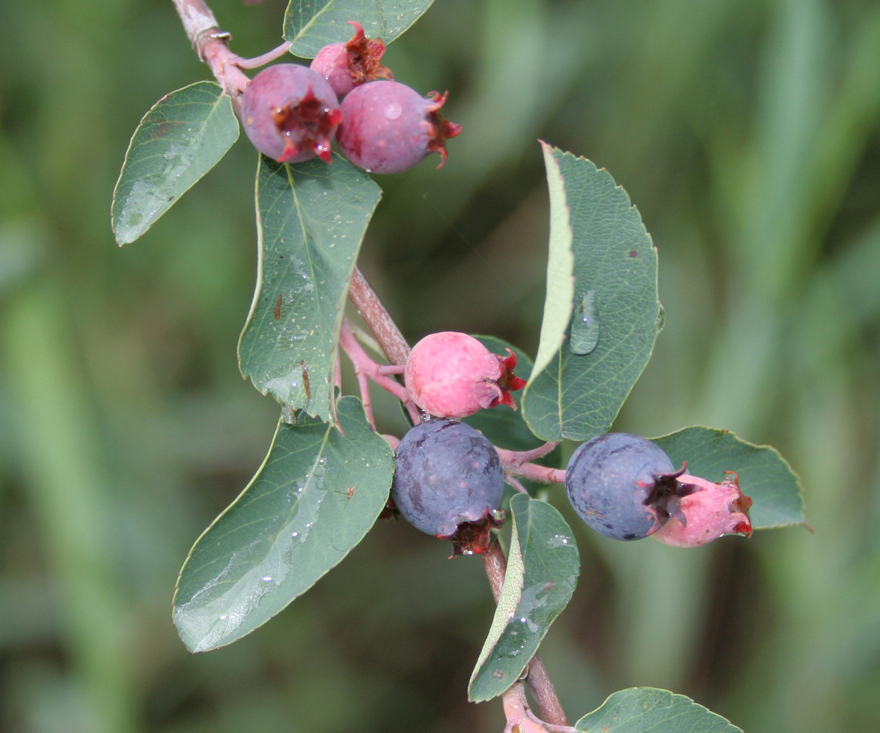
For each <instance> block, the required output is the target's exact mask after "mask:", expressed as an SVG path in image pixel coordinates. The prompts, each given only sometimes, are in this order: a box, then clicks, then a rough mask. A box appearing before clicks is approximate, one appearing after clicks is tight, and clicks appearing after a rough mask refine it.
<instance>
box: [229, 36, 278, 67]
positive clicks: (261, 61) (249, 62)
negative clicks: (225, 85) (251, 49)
mask: <svg viewBox="0 0 880 733" xmlns="http://www.w3.org/2000/svg"><path fill="white" fill-rule="evenodd" d="M288 51H290V41H285V42H284V43H282V44H281V45H280V46H278V47H276V48H273V49H272V50H271V51H268V52H266V53H264V54H263V55H262V56H254V58H252V59H244V58H242V57H241V56H239V57H238V60H237V61H236V62H235V65H236V66H237V67H238V68H239V69H259V68H260V67H261V66H265V65H266V64H268V63H270V62H272V61H274V60H275V59H280V58H281V57H282V56H284V55H285V54H287V52H288Z"/></svg>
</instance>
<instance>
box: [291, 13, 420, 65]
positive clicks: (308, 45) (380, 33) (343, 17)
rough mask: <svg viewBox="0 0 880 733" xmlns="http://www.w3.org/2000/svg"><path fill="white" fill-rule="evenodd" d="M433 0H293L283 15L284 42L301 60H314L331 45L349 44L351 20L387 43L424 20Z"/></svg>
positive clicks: (369, 35)
mask: <svg viewBox="0 0 880 733" xmlns="http://www.w3.org/2000/svg"><path fill="white" fill-rule="evenodd" d="M433 1H434V0H290V3H289V4H288V6H287V12H285V14H284V40H286V41H290V43H291V46H290V52H291V53H292V54H295V55H297V56H299V57H300V58H306V59H310V58H314V57H315V56H316V55H317V54H318V51H320V50H321V49H322V48H324V46H327V45H329V44H331V43H340V42H341V41H347V40H348V39H349V38H351V37H352V35H353V31H352V28H351V26H350V25H348V24H347V21H349V20H356V21H357V22H358V23H360V24H361V25H362V26H363V27H364V32H365V33H366V36H367V38H377V37H378V38H381V39H382V40H383V41H385V43H386V44H388V43H391V41H393V40H394V39H395V38H397V37H398V36H400V35H402V34H403V32H404V31H405V30H406V29H407V28H409V27H410V26H411V25H412V24H413V23H415V22H416V21H417V20H418V19H419V18H421V17H422V15H423V14H424V12H425V11H426V10H427V9H428V8H429V7H431V3H432V2H433Z"/></svg>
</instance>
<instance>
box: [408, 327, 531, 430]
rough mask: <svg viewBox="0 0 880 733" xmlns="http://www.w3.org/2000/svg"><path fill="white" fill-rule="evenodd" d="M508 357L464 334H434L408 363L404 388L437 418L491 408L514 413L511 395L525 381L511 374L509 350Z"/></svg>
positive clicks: (417, 347)
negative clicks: (493, 351)
mask: <svg viewBox="0 0 880 733" xmlns="http://www.w3.org/2000/svg"><path fill="white" fill-rule="evenodd" d="M508 354H509V355H508V356H506V357H502V356H499V355H497V354H492V353H490V352H489V350H488V349H487V348H486V347H485V346H483V344H481V343H480V342H479V341H477V339H475V338H474V337H473V336H468V335H467V334H464V333H458V332H455V331H441V332H440V333H432V334H430V335H429V336H425V338H423V339H422V340H421V341H419V342H418V343H417V344H416V345H415V346H414V347H413V350H412V352H411V353H410V355H409V359H407V362H406V369H405V371H404V380H405V382H406V388H407V390H408V392H409V395H410V397H411V398H412V401H413V402H415V403H416V405H418V406H419V407H420V408H421V409H423V410H424V411H425V412H427V413H429V414H431V415H435V416H436V417H451V418H460V417H466V416H467V415H473V414H474V413H475V412H477V411H478V410H480V409H483V408H489V407H494V406H495V405H508V406H510V407H513V408H514V409H516V403H515V402H514V401H513V397H511V395H510V390H517V389H522V388H523V387H524V386H525V384H526V382H525V380H524V379H520V378H519V377H517V376H515V375H514V374H513V370H514V368H515V367H516V355H515V354H514V353H513V352H511V351H510V350H509V349H508Z"/></svg>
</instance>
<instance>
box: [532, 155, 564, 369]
mask: <svg viewBox="0 0 880 733" xmlns="http://www.w3.org/2000/svg"><path fill="white" fill-rule="evenodd" d="M541 148H542V150H543V152H544V166H545V167H546V169H547V188H548V189H549V191H550V245H549V253H548V256H547V285H546V291H547V292H546V295H545V298H544V318H543V320H542V321H541V337H540V339H539V341H538V353H537V355H536V356H535V366H534V368H533V369H532V376H533V377H534V376H537V375H538V374H540V373H541V372H542V371H543V370H544V368H545V367H546V366H547V364H549V363H550V360H551V359H552V358H553V357H554V355H555V354H556V353H557V352H558V351H559V349H560V348H561V347H562V343H563V341H564V340H565V331H566V329H567V328H568V323H569V321H570V320H571V310H572V305H573V302H574V255H573V254H572V243H573V235H572V230H571V212H570V210H569V205H568V199H567V196H566V187H565V183H566V182H565V179H564V178H563V176H562V171H561V170H560V167H559V162H558V161H557V159H556V155H555V154H554V153H556V152H558V151H557V150H556V149H555V148H552V147H551V146H549V145H547V143H545V142H542V143H541Z"/></svg>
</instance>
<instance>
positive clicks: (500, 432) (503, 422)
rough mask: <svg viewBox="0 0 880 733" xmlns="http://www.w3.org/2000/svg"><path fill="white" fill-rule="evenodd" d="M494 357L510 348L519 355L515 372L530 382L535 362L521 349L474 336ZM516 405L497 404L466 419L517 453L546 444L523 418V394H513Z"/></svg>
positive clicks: (504, 446) (500, 341)
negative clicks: (514, 406) (521, 404)
mask: <svg viewBox="0 0 880 733" xmlns="http://www.w3.org/2000/svg"><path fill="white" fill-rule="evenodd" d="M474 338H476V339H477V340H478V341H480V343H482V344H483V346H485V347H486V348H487V349H489V351H491V352H492V353H493V354H500V355H501V356H507V352H506V351H505V349H510V350H511V351H512V352H513V353H514V354H516V358H517V363H516V369H515V370H514V373H515V374H516V376H518V377H520V378H522V379H528V378H529V375H530V374H531V373H532V360H531V359H530V358H529V355H528V354H526V352H524V351H523V350H522V349H519V348H517V347H516V346H513V345H512V344H509V343H507V342H506V341H502V340H501V339H498V338H495V337H494V336H476V335H475V336H474ZM511 394H512V395H513V400H514V402H516V405H517V408H518V409H517V410H514V409H513V408H512V407H508V406H507V405H498V406H496V407H493V408H492V409H490V410H480V411H479V412H477V413H476V414H474V415H471V416H470V417H466V418H463V420H462V422H466V423H467V424H468V425H470V426H471V427H472V428H476V429H477V430H479V431H480V432H481V433H483V435H485V436H486V437H487V438H488V439H489V440H490V441H491V442H492V443H493V444H494V445H497V446H498V447H499V448H506V449H507V450H514V451H527V450H532V449H533V448H537V447H539V446H541V445H543V444H544V441H543V440H541V439H540V438H538V437H536V436H535V434H534V433H532V431H531V430H529V426H528V425H526V422H525V420H523V418H522V410H521V409H519V406H520V400H521V399H522V391H521V390H520V391H516V392H511Z"/></svg>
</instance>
